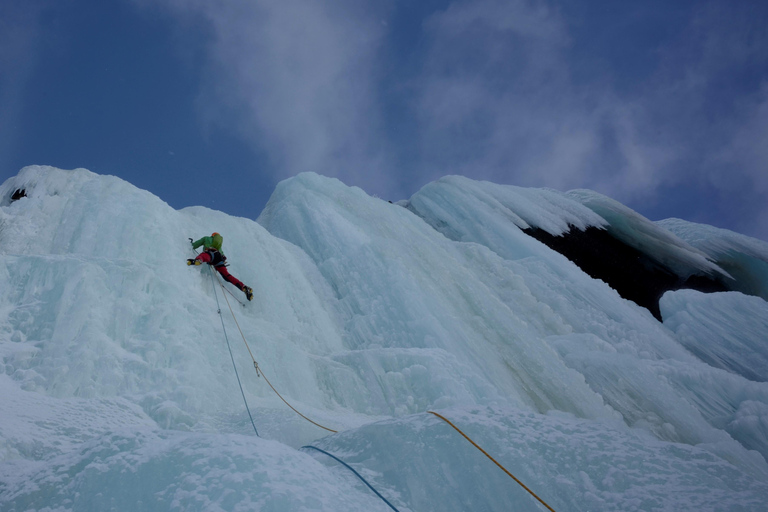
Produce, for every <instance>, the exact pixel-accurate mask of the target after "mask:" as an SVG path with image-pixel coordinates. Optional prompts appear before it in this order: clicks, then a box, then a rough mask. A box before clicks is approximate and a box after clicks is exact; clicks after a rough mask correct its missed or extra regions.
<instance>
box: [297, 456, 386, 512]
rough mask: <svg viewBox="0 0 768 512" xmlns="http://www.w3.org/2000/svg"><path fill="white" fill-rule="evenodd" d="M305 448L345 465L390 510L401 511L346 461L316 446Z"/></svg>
mask: <svg viewBox="0 0 768 512" xmlns="http://www.w3.org/2000/svg"><path fill="white" fill-rule="evenodd" d="M304 448H312V449H313V450H317V451H319V452H320V453H324V454H326V455H327V456H329V457H330V458H332V459H334V460H336V461H337V462H339V463H341V464H343V465H344V466H346V467H347V469H349V470H350V471H351V472H353V473H354V474H355V475H357V478H359V479H360V480H362V481H363V483H364V484H365V485H367V486H368V488H369V489H370V490H372V491H373V492H374V493H376V496H378V497H379V498H381V499H382V500H383V501H384V503H386V504H387V505H389V508H391V509H392V510H394V511H395V512H400V511H399V510H397V509H396V508H395V506H394V505H392V504H391V503H390V502H388V501H387V498H385V497H384V496H382V495H381V494H379V491H377V490H376V489H374V488H373V486H372V485H371V484H369V483H368V482H367V481H366V480H365V478H363V477H362V476H360V473H358V472H357V471H355V469H354V468H353V467H352V466H350V465H349V464H347V463H346V462H344V461H343V460H341V459H340V458H338V457H336V456H335V455H331V454H330V453H328V452H326V451H325V450H321V449H320V448H318V447H316V446H311V445H307V446H302V447H301V449H302V450H303V449H304Z"/></svg>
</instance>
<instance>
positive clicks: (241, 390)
mask: <svg viewBox="0 0 768 512" xmlns="http://www.w3.org/2000/svg"><path fill="white" fill-rule="evenodd" d="M208 270H209V271H210V273H211V282H213V283H214V285H213V295H214V297H216V308H217V312H218V313H219V320H221V328H222V329H223V330H224V339H226V340H227V348H228V349H229V357H230V358H231V359H232V367H233V368H234V369H235V376H236V377H237V385H238V386H240V394H241V395H243V402H244V403H245V410H246V411H248V417H249V418H250V419H251V425H253V431H254V432H256V436H257V437H258V436H259V431H258V430H257V429H256V423H254V422H253V415H252V414H251V408H250V407H248V400H246V399H245V391H243V384H242V382H240V374H239V373H238V372H237V365H236V364H235V356H234V355H233V354H232V346H231V345H230V344H229V336H227V328H226V327H224V317H223V316H221V305H220V304H219V294H218V293H216V284H215V282H214V281H213V269H211V268H210V267H209V268H208ZM225 298H226V296H225ZM227 304H229V301H227ZM229 310H230V311H232V308H231V307H230V308H229ZM233 315H234V313H233Z"/></svg>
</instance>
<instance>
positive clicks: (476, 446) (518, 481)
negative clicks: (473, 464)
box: [427, 411, 555, 512]
mask: <svg viewBox="0 0 768 512" xmlns="http://www.w3.org/2000/svg"><path fill="white" fill-rule="evenodd" d="M427 412H428V413H430V414H434V415H435V416H437V417H438V418H440V419H441V420H443V421H444V422H446V423H447V424H449V425H450V426H452V427H453V428H454V429H455V430H456V432H458V433H459V434H461V435H462V436H464V439H466V440H467V441H469V442H470V443H472V446H474V447H475V448H477V449H478V450H480V451H481V452H483V454H484V455H485V456H486V457H488V458H489V459H491V460H492V461H493V463H494V464H496V465H497V466H499V467H500V468H501V469H502V471H504V472H505V473H506V474H507V475H509V476H510V477H511V478H512V480H514V481H515V482H517V483H518V484H520V486H521V487H522V488H523V489H525V490H526V491H528V493H530V495H531V496H533V497H534V498H536V499H537V500H539V502H540V503H541V504H542V505H544V506H545V507H547V508H548V509H549V510H551V511H552V512H555V510H554V509H553V508H552V507H550V506H549V505H547V504H546V502H544V500H542V499H541V498H539V497H538V496H536V494H535V493H534V492H533V491H532V490H530V489H529V488H528V487H526V486H525V484H524V483H523V482H521V481H520V480H518V479H517V478H515V475H513V474H512V473H510V472H509V471H507V469H506V468H505V467H504V466H502V465H501V464H499V463H498V462H496V459H494V458H493V457H491V456H490V455H488V452H486V451H485V450H483V449H482V448H480V446H478V445H477V443H475V442H474V441H473V440H471V439H470V438H469V436H467V434H465V433H464V432H462V431H461V429H459V427H457V426H456V425H454V424H453V423H451V422H450V421H448V420H447V419H446V418H445V417H444V416H441V415H439V414H437V413H436V412H434V411H427Z"/></svg>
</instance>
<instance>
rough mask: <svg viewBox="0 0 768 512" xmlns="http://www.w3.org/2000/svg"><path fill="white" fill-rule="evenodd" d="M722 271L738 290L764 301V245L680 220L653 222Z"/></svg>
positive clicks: (767, 266) (767, 275)
mask: <svg viewBox="0 0 768 512" xmlns="http://www.w3.org/2000/svg"><path fill="white" fill-rule="evenodd" d="M656 224H658V225H659V226H661V227H663V228H664V229H667V230H669V231H670V232H672V233H674V234H675V235H677V236H678V237H680V238H681V239H683V240H685V241H686V242H687V243H688V244H690V245H691V246H693V247H695V248H697V249H698V250H700V251H702V252H704V253H705V254H706V255H707V256H708V257H709V259H711V260H712V261H716V262H717V264H718V265H719V266H720V267H722V268H724V269H726V270H727V271H728V273H729V274H731V275H732V276H733V277H734V278H735V279H736V280H737V281H736V286H737V288H738V290H739V291H742V292H744V293H748V294H750V295H756V296H758V297H762V298H763V299H766V300H768V243H766V242H764V241H763V240H758V239H756V238H752V237H748V236H746V235H742V234H739V233H734V232H733V231H729V230H727V229H720V228H716V227H714V226H708V225H706V224H696V223H694V222H688V221H684V220H681V219H666V220H662V221H659V222H657V223H656Z"/></svg>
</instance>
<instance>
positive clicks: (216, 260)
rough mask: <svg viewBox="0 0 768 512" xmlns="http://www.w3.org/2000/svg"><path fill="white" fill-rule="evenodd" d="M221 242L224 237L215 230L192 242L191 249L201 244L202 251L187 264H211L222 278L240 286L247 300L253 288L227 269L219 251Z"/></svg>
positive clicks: (249, 298)
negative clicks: (209, 234)
mask: <svg viewBox="0 0 768 512" xmlns="http://www.w3.org/2000/svg"><path fill="white" fill-rule="evenodd" d="M189 241H190V242H192V239H191V238H190V239H189ZM223 242H224V237H222V236H221V235H220V234H218V233H216V232H214V233H213V234H212V235H211V236H204V237H203V238H201V239H200V240H198V241H197V242H192V248H193V249H197V248H198V247H200V246H201V245H202V246H203V252H201V253H200V254H198V255H197V257H196V258H194V259H189V260H187V265H202V264H203V263H207V264H209V265H211V266H212V267H213V268H215V269H216V271H217V272H218V273H219V274H221V275H222V277H223V278H224V279H226V280H227V281H229V282H230V283H232V284H233V285H235V286H237V287H238V288H240V290H242V292H243V293H245V296H246V297H247V298H248V300H251V299H253V289H252V288H251V287H250V286H245V285H244V284H243V283H242V282H241V281H240V280H238V279H237V278H236V277H235V276H233V275H232V274H230V273H229V271H228V270H227V266H226V261H227V257H226V256H224V253H222V252H221V244H222V243H223Z"/></svg>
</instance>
